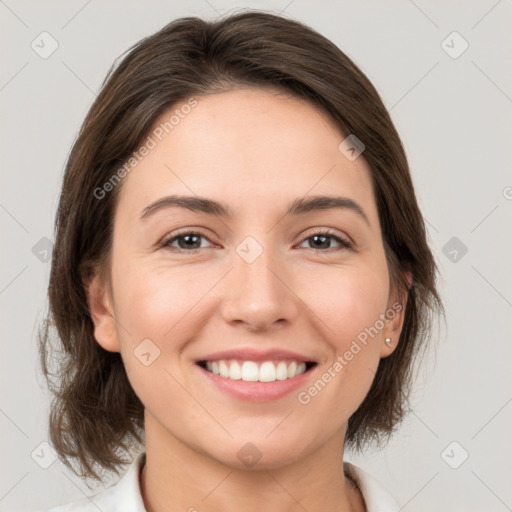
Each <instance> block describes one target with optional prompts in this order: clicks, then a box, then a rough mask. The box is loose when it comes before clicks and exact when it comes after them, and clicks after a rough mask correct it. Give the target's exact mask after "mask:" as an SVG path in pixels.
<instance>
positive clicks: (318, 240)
mask: <svg viewBox="0 0 512 512" xmlns="http://www.w3.org/2000/svg"><path fill="white" fill-rule="evenodd" d="M308 240H310V241H312V243H313V244H314V245H313V246H312V247H310V248H311V249H313V250H315V251H320V252H326V250H328V249H334V250H342V249H351V248H352V244H351V243H350V242H349V241H348V240H346V239H344V238H341V237H339V236H337V235H336V234H334V233H333V232H332V231H329V230H326V231H318V232H317V233H313V234H312V235H310V236H308V237H307V238H305V239H304V241H303V242H302V243H304V242H307V241H308ZM333 240H334V241H336V242H337V243H338V244H339V246H338V247H334V248H333V247H330V244H331V241H333ZM301 245H302V244H301ZM310 245H311V242H310Z"/></svg>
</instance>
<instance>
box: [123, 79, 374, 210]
mask: <svg viewBox="0 0 512 512" xmlns="http://www.w3.org/2000/svg"><path fill="white" fill-rule="evenodd" d="M194 99H195V101H196V102H197V103H196V104H195V106H194V107H193V108H189V107H187V108H184V107H183V106H184V105H187V104H190V103H187V100H185V101H183V102H182V103H179V104H176V105H174V106H173V107H172V108H171V109H169V110H168V111H167V112H165V113H164V114H163V115H162V116H160V118H159V119H158V120H157V121H156V122H155V124H154V128H153V130H152V132H151V133H150V135H149V137H150V138H151V144H150V145H151V146H152V148H151V149H150V151H149V152H148V154H147V155H146V156H145V157H144V158H143V159H142V160H141V161H140V162H139V163H138V164H137V165H136V166H135V167H134V169H133V170H132V171H131V172H130V173H129V175H127V177H126V178H124V180H123V190H122V191H121V198H120V203H121V204H122V203H123V202H124V203H125V204H126V203H127V202H129V204H130V205H131V208H132V209H134V208H136V209H137V210H138V211H137V213H138V214H139V215H140V213H141V211H142V210H143V208H144V207H145V206H147V204H148V203H149V202H151V201H154V200H155V199H158V198H159V197H162V196H164V195H166V194H170V193H173V194H187V195H193V194H197V195H203V196H208V197H217V198H219V199H222V200H224V202H227V203H229V204H230V205H231V206H232V209H233V210H234V211H235V212H236V211H238V210H240V211H242V210H243V209H244V208H252V209H253V211H254V209H256V210H257V211H259V213H260V214H261V215H263V214H264V212H262V211H261V207H262V206H263V205H264V206H265V208H266V211H267V210H271V209H273V208H276V211H277V208H279V207H280V206H282V205H283V204H286V205H288V204H289V203H290V202H291V201H293V200H294V199H296V198H297V197H300V196H305V195H318V194H334V193H336V195H343V196H348V197H351V198H353V199H355V200H357V201H358V202H360V203H364V204H365V205H366V208H365V209H366V210H367V211H368V210H370V212H369V216H370V217H371V216H372V215H374V214H375V209H374V205H373V203H374V201H373V193H372V187H371V178H370V172H369V167H368V165H367V163H366V162H365V160H364V159H363V158H362V157H359V158H357V159H356V160H354V161H350V160H348V159H347V158H346V157H345V156H344V154H343V153H342V152H340V150H339V149H338V147H339V145H340V143H341V142H342V141H343V140H344V139H345V137H346V135H345V134H343V133H341V131H340V130H339V129H338V128H337V127H336V126H335V124H334V122H333V121H332V120H331V119H330V118H329V117H328V116H327V115H325V114H324V113H323V112H322V111H321V110H320V109H319V108H317V107H316V106H314V105H312V104H310V103H309V102H306V101H304V100H302V99H297V98H294V97H291V96H289V95H288V94H286V93H283V92H280V91H277V90H271V89H270V90H267V89H257V88H247V89H239V90H234V91H228V92H222V93H216V94H210V95H206V96H197V97H195V98H194ZM128 199H129V201H127V200H128ZM372 210H373V212H372Z"/></svg>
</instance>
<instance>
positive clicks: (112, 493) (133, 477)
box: [39, 453, 146, 512]
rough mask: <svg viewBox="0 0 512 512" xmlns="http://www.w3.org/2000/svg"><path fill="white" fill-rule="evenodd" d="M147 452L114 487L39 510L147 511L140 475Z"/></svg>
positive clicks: (74, 511)
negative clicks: (141, 489)
mask: <svg viewBox="0 0 512 512" xmlns="http://www.w3.org/2000/svg"><path fill="white" fill-rule="evenodd" d="M145 455H146V454H145V453H141V454H139V455H138V456H137V457H136V458H135V460H134V461H133V462H132V463H131V465H130V466H129V468H128V470H127V471H126V473H125V474H124V475H123V476H122V477H121V479H120V480H119V481H118V482H117V483H116V484H115V485H113V486H112V487H109V488H108V489H105V490H103V491H101V492H99V493H98V494H95V495H94V496H88V497H85V498H81V499H79V500H75V501H72V502H70V503H66V504H64V505H58V506H56V507H52V508H49V509H46V510H40V511H39V512H98V510H101V511H102V512H146V509H145V508H144V502H143V501H142V495H141V492H140V484H139V476H140V471H141V469H142V466H143V465H144V461H145Z"/></svg>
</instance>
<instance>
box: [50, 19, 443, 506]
mask: <svg viewBox="0 0 512 512" xmlns="http://www.w3.org/2000/svg"><path fill="white" fill-rule="evenodd" d="M56 227H57V236H56V242H55V249H54V254H53V260H52V272H51V277H50V285H49V299H50V308H51V317H50V319H49V320H50V321H49V322H48V323H47V324H46V327H45V329H44V330H43V332H42V335H41V359H42V365H43V371H44V372H45V375H46V376H47V378H48V379H49V381H50V385H51V389H52V390H53V392H54V393H55V395H56V398H55V401H54V403H53V404H52V410H51V417H50V439H51V442H52V444H53V446H54V448H55V450H56V451H57V452H58V454H59V455H60V457H61V458H62V460H63V461H64V462H65V463H66V464H67V465H68V466H69V467H70V468H71V469H73V470H74V471H75V472H76V473H77V474H79V475H80V476H83V477H92V478H95V479H97V480H101V478H102V477H101V473H102V472H105V471H114V472H117V473H119V468H120V467H121V466H122V465H123V464H127V463H131V465H130V467H129V468H128V471H127V472H126V474H125V475H123V477H122V478H121V480H120V481H119V482H118V483H117V485H115V486H113V487H111V488H109V489H107V490H105V491H103V492H101V493H99V494H97V495H96V496H95V497H94V498H93V499H92V501H91V500H89V499H88V498H86V499H83V500H80V501H78V502H75V503H72V504H68V505H65V506H63V507H57V508H53V509H51V510H52V512H56V511H64V510H73V511H78V510H80V511H82V510H84V511H85V510H97V509H98V508H99V509H100V510H102V511H103V512H107V511H118V510H119V511H121V510H122V511H127V510H133V511H144V510H147V511H149V512H160V511H164V510H190V511H193V510H223V511H229V510H244V511H252V510H262V509H266V510H273V511H280V510H283V511H284V510H287V511H288V510H308V511H309V512H314V511H317V510H344V511H365V510H366V511H368V512H375V511H379V512H382V511H384V510H398V509H399V506H398V504H397V503H396V501H395V500H394V499H393V498H392V497H391V495H390V494H389V493H388V492H387V491H386V490H385V489H383V488H382V487H381V486H380V484H379V483H378V482H377V481H375V480H374V479H373V478H372V477H371V476H370V475H368V474H367V473H365V472H364V471H363V470H362V469H360V468H358V467H356V466H354V465H352V464H349V463H347V462H343V454H344V451H345V449H346V448H347V449H348V448H352V449H354V450H359V451H362V450H363V449H364V447H365V446H367V445H368V444H369V443H372V442H374V443H383V442H384V441H385V440H386V439H387V438H388V437H389V435H390V434H391V433H392V432H393V431H394V430H395V429H396V427H397V425H398V424H399V422H400V420H401V419H402V417H403V416H404V414H405V412H406V405H405V404H406V399H407V392H408V390H409V386H410V382H411V369H412V363H413V361H414V359H415V356H416V355H418V353H419V351H420V350H421V349H422V348H423V347H424V346H425V343H426V342H427V339H428V336H429V334H430V326H431V317H432V314H433V313H435V312H438V311H440V310H441V308H442V306H441V301H440V299H439V296H438V293H437V290H436V285H435V280H436V266H435V262H434V260H433V257H432V254H431V252H430V249H429V247H428V245H427V242H426V235H425V227H424V223H423V219H422V216H421V213H420V211H419V208H418V205H417V202H416V198H415V194H414V189H413V185H412V182H411V178H410V173H409V168H408V163H407V159H406V156H405V153H404V150H403V147H402V144H401V142H400V139H399V136H398V134H397V132H396V130H395V128H394V126H393V124H392V121H391V119H390V117H389V115H388V113H387V111H386V109H385V107H384V105H383V103H382V101H381V99H380V98H379V95H378V93H377V92H376V90H375V88H374V87H373V86H372V85H371V83H370V82H369V80H368V79H367V78H366V77H365V76H364V74H363V73H362V72H361V71H360V70H359V69H358V68H357V67H356V66H355V64H354V63H353V62H352V61H351V60H350V59H349V58H348V57H347V56H346V55H345V54H343V53H342V52H341V51H340V50H339V49H338V48H337V47H336V46H334V45H333V44H332V43H331V42H330V41H328V40H327V39H325V38H324V37H323V36H321V35H319V34H318V33H316V32H315V31H313V30H312V29H310V28H308V27H306V26H304V25H302V24H300V23H298V22H296V21H292V20H289V19H286V18H283V17H280V16H276V15H272V14H268V13H261V12H257V11H252V12H251V11H249V12H243V13H241V14H236V15H233V16H230V17H227V18H225V19H222V20H219V21H216V22H205V21H203V20H200V19H198V18H182V19H178V20H176V21H174V22H172V23H170V24H169V25H167V26H166V27H164V28H163V29H162V30H160V31H159V32H157V33H156V34H154V35H153V36H151V37H148V38H146V39H144V40H142V41H141V42H139V43H138V44H137V45H135V46H134V47H133V48H132V49H131V50H130V52H129V53H128V55H127V56H125V57H124V59H123V60H122V62H121V63H120V64H119V65H118V66H117V67H115V68H114V69H113V70H112V71H111V73H110V74H109V76H108V77H107V79H106V81H105V83H104V85H103V87H102V90H101V92H100V94H99V95H98V98H97V100H96V101H95V103H94V105H93V106H92V108H91V110H90V112H89V113H88V115H87V117H86V119H85V121H84V124H83V127H82V129H81V131H80V134H79V136H78V138H77V140H76V141H75V144H74V146H73V149H72V151H71V154H70V156H69V160H68V163H67V167H66V173H65V177H64V183H63V188H62V195H61V200H60V204H59V209H58V214H57V226H56ZM52 324H55V327H56V330H57V333H58V339H59V343H60V350H61V354H60V357H61V359H60V360H58V372H57V376H58V378H57V381H56V382H54V381H52V380H51V379H50V375H51V372H50V368H49V362H50V359H51V360H52V361H54V360H55V358H56V357H58V355H57V356H56V355H54V354H53V352H52V350H51V347H50V336H51V331H50V329H51V326H52ZM52 364H54V363H52ZM123 453H124V454H128V455H129V457H128V459H125V458H123V457H122V455H123ZM134 454H136V455H135V458H133V455H134ZM73 461H75V462H76V463H77V464H78V466H79V469H78V470H77V469H74V468H73V467H72V465H71V464H72V462H73Z"/></svg>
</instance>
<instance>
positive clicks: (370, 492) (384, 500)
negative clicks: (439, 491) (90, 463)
mask: <svg viewBox="0 0 512 512" xmlns="http://www.w3.org/2000/svg"><path fill="white" fill-rule="evenodd" d="M145 457H146V453H145V452H142V453H141V454H139V455H138V456H137V458H136V459H135V460H134V461H133V462H132V464H131V465H130V466H129V468H128V470H127V472H126V473H125V474H124V475H123V476H122V477H121V478H120V480H119V481H118V482H117V483H116V484H115V485H113V486H111V487H109V488H108V489H105V490H103V491H101V492H99V493H98V494H96V495H94V496H91V497H86V498H82V499H79V500H76V501H73V502H71V503H67V504H65V505H59V506H56V507H52V508H50V509H47V510H42V511H40V512H98V510H101V512H146V509H145V508H144V502H143V500H142V495H141V492H140V483H139V478H140V472H141V470H142V467H143V466H144V463H145ZM343 468H344V470H345V473H346V474H348V475H349V476H350V477H352V479H353V480H354V481H355V482H356V483H357V485H358V487H359V489H360V490H361V494H362V495H363V498H364V501H365V504H366V510H367V512H398V511H399V510H400V506H399V505H398V503H397V502H396V501H395V500H394V499H393V497H392V496H391V495H390V494H389V493H388V491H386V489H384V487H383V486H382V485H381V484H380V483H379V482H378V481H377V480H375V479H374V478H373V477H372V476H371V475H370V474H369V473H367V472H366V471H364V470H362V469H361V468H358V467H357V466H354V465H353V464H351V463H350V462H343Z"/></svg>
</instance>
